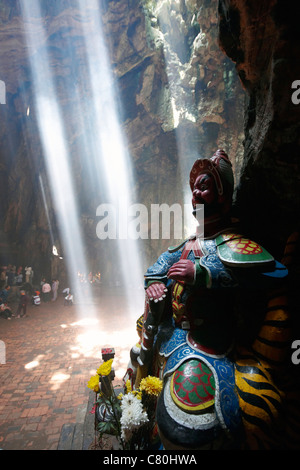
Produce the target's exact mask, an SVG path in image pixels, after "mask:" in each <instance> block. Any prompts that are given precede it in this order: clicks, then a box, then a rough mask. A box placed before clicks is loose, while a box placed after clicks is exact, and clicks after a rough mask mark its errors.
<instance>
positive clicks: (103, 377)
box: [87, 359, 162, 450]
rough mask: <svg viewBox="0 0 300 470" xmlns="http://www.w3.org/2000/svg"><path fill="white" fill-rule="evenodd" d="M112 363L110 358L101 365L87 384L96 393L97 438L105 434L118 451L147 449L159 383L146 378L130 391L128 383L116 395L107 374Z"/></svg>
mask: <svg viewBox="0 0 300 470" xmlns="http://www.w3.org/2000/svg"><path fill="white" fill-rule="evenodd" d="M112 362H113V359H109V360H108V361H105V362H103V364H101V366H100V367H99V368H98V369H97V374H96V375H94V376H92V377H91V378H90V379H89V381H88V384H87V386H88V387H89V388H90V389H91V390H93V391H94V392H95V393H96V401H95V407H94V412H95V413H96V412H97V409H98V413H97V415H98V423H97V420H96V416H95V429H96V430H97V431H98V433H99V439H100V441H101V440H102V438H103V435H107V434H108V435H112V436H115V437H116V438H117V440H118V443H119V447H120V448H121V449H122V450H141V449H148V448H150V447H152V446H153V445H154V441H155V438H156V432H155V410H156V403H157V398H158V396H159V394H160V392H161V390H162V381H161V380H160V379H159V378H157V377H152V376H148V377H145V378H143V379H142V380H141V382H140V386H139V388H138V389H137V390H134V389H132V388H131V384H130V381H129V380H128V381H127V382H126V384H125V387H124V393H120V394H119V395H118V396H117V395H116V394H115V390H114V388H113V386H112V380H111V374H110V373H111V367H112Z"/></svg>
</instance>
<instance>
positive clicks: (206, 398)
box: [170, 359, 215, 413]
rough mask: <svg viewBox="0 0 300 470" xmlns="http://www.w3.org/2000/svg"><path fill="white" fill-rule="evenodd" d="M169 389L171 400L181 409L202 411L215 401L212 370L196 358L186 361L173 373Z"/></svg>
mask: <svg viewBox="0 0 300 470" xmlns="http://www.w3.org/2000/svg"><path fill="white" fill-rule="evenodd" d="M170 391H171V396H172V398H173V401H174V402H175V403H176V405H177V406H178V407H179V408H181V409H182V410H185V411H187V412H190V413H195V412H199V411H202V410H204V409H206V408H208V407H210V406H212V405H213V404H214V401H215V379H214V375H213V372H212V371H211V370H210V369H209V368H208V367H207V365H205V364H204V363H203V362H201V361H199V360H197V359H191V360H189V361H186V362H184V363H183V364H182V365H181V366H180V367H179V368H178V369H177V370H176V371H175V372H174V373H173V375H172V380H171V382H170Z"/></svg>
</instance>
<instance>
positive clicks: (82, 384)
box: [0, 292, 141, 450]
mask: <svg viewBox="0 0 300 470" xmlns="http://www.w3.org/2000/svg"><path fill="white" fill-rule="evenodd" d="M81 307H82V308H79V306H73V307H64V306H63V299H62V298H59V299H58V300H57V301H56V302H52V303H51V302H50V303H42V304H41V305H40V306H38V307H36V306H33V305H30V306H29V308H28V314H27V316H26V317H25V318H20V319H16V318H13V319H12V320H11V321H8V320H4V319H0V340H2V341H3V342H4V343H5V347H6V351H5V352H6V363H5V364H0V449H4V450H6V449H7V450H56V449H57V448H58V447H59V442H60V440H61V436H62V431H63V433H64V432H65V431H66V429H67V428H68V427H69V429H74V426H75V425H76V423H77V424H80V425H83V424H84V423H85V420H86V416H89V411H90V410H89V409H88V407H90V406H91V395H93V394H90V390H89V389H88V388H87V386H86V384H87V382H88V380H89V378H90V376H91V375H94V374H95V373H96V369H97V368H98V367H99V365H100V364H101V362H102V358H101V349H102V348H103V347H109V346H110V347H114V348H115V360H114V363H113V367H114V369H115V374H116V378H115V380H114V384H115V385H116V386H117V385H120V383H121V379H122V377H123V375H124V372H125V370H126V365H127V362H128V358H129V350H130V347H131V346H132V345H133V344H134V343H135V342H136V340H137V335H136V331H135V320H136V319H137V318H138V316H139V315H140V314H141V312H140V310H139V308H138V309H137V311H136V312H133V311H131V312H130V313H128V309H127V306H126V302H125V300H124V298H123V296H122V295H116V292H113V293H112V294H111V295H110V294H99V296H98V297H97V299H96V301H94V302H93V305H91V304H90V305H87V304H86V305H83V306H81ZM93 310H94V313H93ZM2 344H3V343H2ZM89 401H90V403H89Z"/></svg>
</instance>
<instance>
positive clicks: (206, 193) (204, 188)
mask: <svg viewBox="0 0 300 470" xmlns="http://www.w3.org/2000/svg"><path fill="white" fill-rule="evenodd" d="M192 194H193V198H192V204H193V207H194V208H195V207H196V205H197V204H204V205H205V207H208V206H212V205H214V203H216V202H217V198H218V195H217V188H216V184H215V180H214V178H213V176H212V175H209V174H203V175H199V176H198V177H197V178H196V181H195V184H194V189H193V193H192Z"/></svg>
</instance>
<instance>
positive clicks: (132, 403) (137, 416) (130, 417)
mask: <svg viewBox="0 0 300 470" xmlns="http://www.w3.org/2000/svg"><path fill="white" fill-rule="evenodd" d="M121 410H122V416H121V420H120V422H121V429H122V438H123V439H124V440H125V441H128V440H129V439H130V438H131V437H132V433H133V431H135V430H136V429H138V428H139V427H140V426H142V425H143V424H145V423H147V422H148V421H149V420H148V416H147V413H146V412H145V411H144V410H143V405H142V402H141V400H139V399H138V398H137V397H136V396H134V395H132V394H130V393H128V394H127V395H124V396H123V397H122V400H121Z"/></svg>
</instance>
